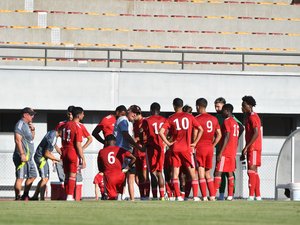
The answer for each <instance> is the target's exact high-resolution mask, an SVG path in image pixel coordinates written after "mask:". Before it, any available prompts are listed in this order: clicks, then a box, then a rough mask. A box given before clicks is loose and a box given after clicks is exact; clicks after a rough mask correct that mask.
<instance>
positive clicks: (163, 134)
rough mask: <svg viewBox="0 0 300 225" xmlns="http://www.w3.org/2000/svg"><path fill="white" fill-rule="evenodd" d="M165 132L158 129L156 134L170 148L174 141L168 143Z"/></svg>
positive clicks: (163, 129)
mask: <svg viewBox="0 0 300 225" xmlns="http://www.w3.org/2000/svg"><path fill="white" fill-rule="evenodd" d="M165 131H166V130H165V128H160V130H159V132H158V134H159V136H160V137H161V139H162V140H163V141H164V142H165V143H166V145H168V146H171V145H173V144H174V143H175V141H173V142H169V141H168V139H167V137H166V135H165Z"/></svg>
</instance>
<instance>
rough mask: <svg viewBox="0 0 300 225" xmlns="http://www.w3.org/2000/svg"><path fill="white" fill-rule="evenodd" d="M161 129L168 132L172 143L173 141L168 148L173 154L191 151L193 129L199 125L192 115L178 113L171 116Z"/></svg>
mask: <svg viewBox="0 0 300 225" xmlns="http://www.w3.org/2000/svg"><path fill="white" fill-rule="evenodd" d="M162 127H163V128H164V129H166V130H169V133H170V134H171V135H172V141H175V143H174V144H173V145H172V146H171V147H170V148H171V149H172V150H173V151H174V152H184V151H190V150H191V147H190V145H191V140H192V132H193V129H194V128H198V127H200V124H199V123H198V121H197V120H196V119H195V117H194V116H193V115H191V114H189V113H186V112H179V113H175V114H173V115H171V116H170V117H169V118H168V119H167V120H166V122H165V123H164V125H163V126H162Z"/></svg>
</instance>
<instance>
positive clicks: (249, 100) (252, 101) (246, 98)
mask: <svg viewBox="0 0 300 225" xmlns="http://www.w3.org/2000/svg"><path fill="white" fill-rule="evenodd" d="M242 100H243V102H246V103H247V104H248V105H251V106H256V101H255V99H254V98H253V97H252V96H250V95H245V96H244V97H243V98H242Z"/></svg>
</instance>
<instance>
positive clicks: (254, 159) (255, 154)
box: [252, 151, 257, 165]
mask: <svg viewBox="0 0 300 225" xmlns="http://www.w3.org/2000/svg"><path fill="white" fill-rule="evenodd" d="M256 157H257V151H253V158H252V161H253V165H256Z"/></svg>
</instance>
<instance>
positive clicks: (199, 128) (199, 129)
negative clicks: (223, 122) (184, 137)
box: [191, 126, 203, 147]
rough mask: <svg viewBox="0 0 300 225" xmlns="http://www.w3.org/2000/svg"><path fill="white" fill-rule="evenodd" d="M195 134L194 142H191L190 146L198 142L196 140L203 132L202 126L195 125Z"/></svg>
mask: <svg viewBox="0 0 300 225" xmlns="http://www.w3.org/2000/svg"><path fill="white" fill-rule="evenodd" d="M195 130H196V132H197V134H196V137H195V138H194V142H193V143H192V144H191V147H195V146H196V145H197V143H198V141H199V140H200V138H201V136H202V134H203V128H202V127H201V126H199V127H197V129H195Z"/></svg>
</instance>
